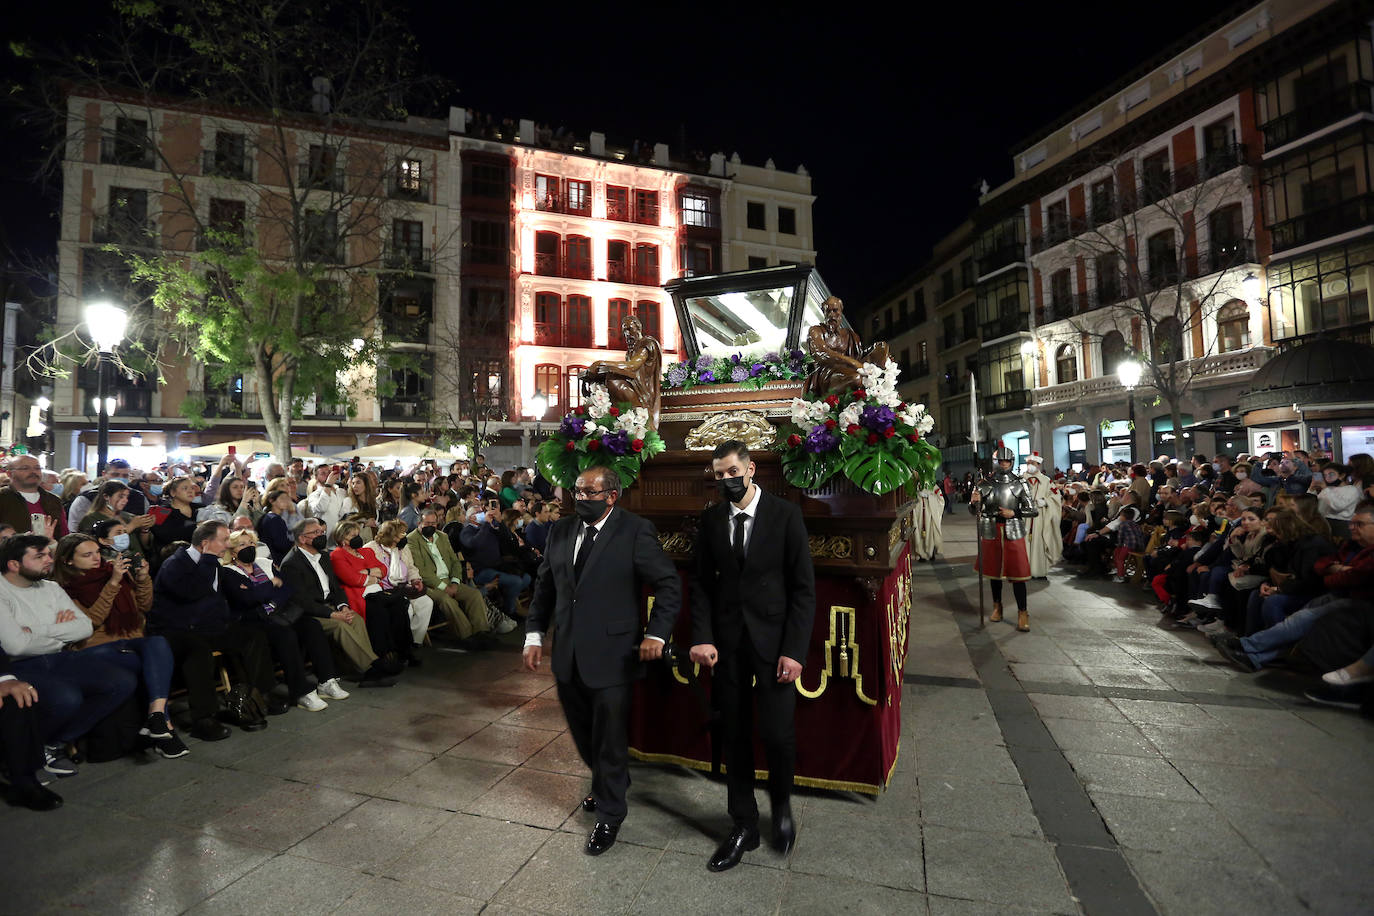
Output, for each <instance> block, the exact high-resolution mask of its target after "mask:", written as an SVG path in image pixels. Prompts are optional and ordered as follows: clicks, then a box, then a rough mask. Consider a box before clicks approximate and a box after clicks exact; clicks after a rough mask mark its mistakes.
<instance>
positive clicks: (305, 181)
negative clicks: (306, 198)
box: [297, 162, 344, 191]
mask: <svg viewBox="0 0 1374 916" xmlns="http://www.w3.org/2000/svg"><path fill="white" fill-rule="evenodd" d="M297 176H298V177H297V181H298V183H299V184H300V186H301V187H302V188H307V189H310V190H314V191H342V190H343V189H344V175H343V170H341V169H340V168H338V166H336V165H334V164H332V163H330V164H326V163H321V162H315V163H311V162H302V163H301V164H300V168H299V171H298V172H297Z"/></svg>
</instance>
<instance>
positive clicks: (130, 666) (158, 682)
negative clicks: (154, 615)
mask: <svg viewBox="0 0 1374 916" xmlns="http://www.w3.org/2000/svg"><path fill="white" fill-rule="evenodd" d="M84 654H87V655H90V656H91V657H92V658H98V659H100V660H101V661H105V662H109V663H110V664H112V665H118V666H119V667H121V668H123V669H124V670H125V671H128V672H129V673H130V674H132V675H134V676H135V677H138V676H140V675H141V676H142V677H143V689H144V690H146V691H147V692H148V700H149V701H152V700H165V699H167V695H168V694H169V693H171V691H172V667H173V663H172V647H171V646H169V645H168V644H167V640H165V639H163V638H162V637H161V636H145V637H143V638H142V639H121V640H117V641H116V642H107V643H101V644H100V645H98V646H92V647H91V648H89V649H86V650H85V652H84Z"/></svg>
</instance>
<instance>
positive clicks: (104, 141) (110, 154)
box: [100, 137, 157, 169]
mask: <svg viewBox="0 0 1374 916" xmlns="http://www.w3.org/2000/svg"><path fill="white" fill-rule="evenodd" d="M100 161H101V162H103V163H104V164H106V165H127V166H132V167H133V168H138V169H155V168H157V157H156V156H155V155H154V153H153V146H152V144H151V143H149V142H148V140H147V138H146V137H138V138H132V137H101V138H100Z"/></svg>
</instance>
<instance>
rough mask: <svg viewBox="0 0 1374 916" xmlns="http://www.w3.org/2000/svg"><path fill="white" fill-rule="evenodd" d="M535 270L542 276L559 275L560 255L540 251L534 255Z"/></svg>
mask: <svg viewBox="0 0 1374 916" xmlns="http://www.w3.org/2000/svg"><path fill="white" fill-rule="evenodd" d="M534 272H535V273H536V274H537V275H539V276H541V277H557V276H559V273H558V255H556V254H542V253H538V254H535V256H534Z"/></svg>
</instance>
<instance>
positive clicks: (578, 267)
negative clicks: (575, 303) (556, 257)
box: [559, 258, 592, 280]
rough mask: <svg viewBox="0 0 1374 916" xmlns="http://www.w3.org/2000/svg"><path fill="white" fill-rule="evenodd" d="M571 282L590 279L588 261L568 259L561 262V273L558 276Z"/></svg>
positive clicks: (590, 271) (590, 267)
mask: <svg viewBox="0 0 1374 916" xmlns="http://www.w3.org/2000/svg"><path fill="white" fill-rule="evenodd" d="M559 276H563V277H567V278H569V279H572V280H590V279H592V262H591V260H590V259H587V260H583V259H580V258H579V259H576V260H574V259H572V258H568V259H567V260H565V261H564V262H563V272H562V273H561V274H560V275H559Z"/></svg>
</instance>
